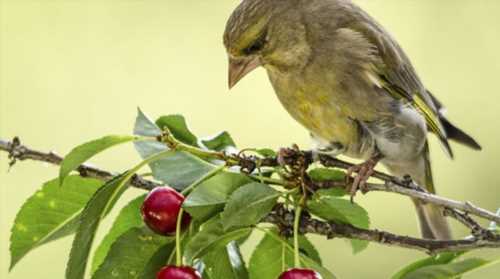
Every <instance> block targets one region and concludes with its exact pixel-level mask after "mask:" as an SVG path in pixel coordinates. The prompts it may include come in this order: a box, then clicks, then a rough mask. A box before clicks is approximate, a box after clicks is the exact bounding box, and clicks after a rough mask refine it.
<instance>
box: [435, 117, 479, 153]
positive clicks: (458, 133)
mask: <svg viewBox="0 0 500 279" xmlns="http://www.w3.org/2000/svg"><path fill="white" fill-rule="evenodd" d="M441 123H442V124H443V127H444V129H445V131H446V134H447V135H448V138H449V139H451V140H454V141H456V142H458V143H461V144H463V145H465V146H468V147H470V148H472V149H474V150H481V149H482V148H481V145H479V143H477V141H476V140H475V139H473V138H472V137H471V136H469V135H468V134H467V133H465V132H464V131H462V130H461V129H460V128H458V127H457V126H455V125H453V124H452V123H451V122H450V121H449V120H448V119H446V118H444V117H441Z"/></svg>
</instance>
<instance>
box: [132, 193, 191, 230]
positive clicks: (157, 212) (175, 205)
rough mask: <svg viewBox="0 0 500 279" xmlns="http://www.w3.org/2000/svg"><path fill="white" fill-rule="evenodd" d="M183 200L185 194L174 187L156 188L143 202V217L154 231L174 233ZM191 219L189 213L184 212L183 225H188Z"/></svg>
mask: <svg viewBox="0 0 500 279" xmlns="http://www.w3.org/2000/svg"><path fill="white" fill-rule="evenodd" d="M182 202H184V196H182V195H181V194H179V193H178V192H177V191H175V190H174V189H172V188H170V187H158V188H155V189H154V190H153V191H151V192H150V193H149V194H148V196H147V197H146V199H145V200H144V203H143V204H142V207H141V213H142V219H143V220H144V223H146V225H148V227H149V228H150V229H151V230H153V231H154V232H156V233H158V234H161V235H173V234H175V228H176V225H177V216H178V215H179V210H180V209H181V206H182ZM190 220H191V217H190V216H189V214H187V213H184V214H183V218H182V226H183V227H185V226H187V225H188V224H189V222H190Z"/></svg>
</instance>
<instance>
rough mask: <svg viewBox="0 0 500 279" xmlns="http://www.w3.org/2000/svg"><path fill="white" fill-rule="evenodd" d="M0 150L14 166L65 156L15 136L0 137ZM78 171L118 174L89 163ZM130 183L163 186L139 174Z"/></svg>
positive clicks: (53, 161)
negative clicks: (23, 142) (25, 161)
mask: <svg viewBox="0 0 500 279" xmlns="http://www.w3.org/2000/svg"><path fill="white" fill-rule="evenodd" d="M0 150H1V151H5V152H8V153H9V159H10V160H11V161H10V163H9V166H10V167H12V166H14V164H15V163H16V162H17V161H18V160H19V161H24V160H32V161H39V162H45V163H49V164H53V165H60V164H61V162H62V160H63V158H62V157H61V156H59V155H57V154H56V153H54V152H42V151H37V150H34V149H31V148H29V147H27V146H24V145H22V144H21V142H20V140H19V138H17V137H16V138H14V139H13V140H12V141H5V140H2V139H0ZM77 170H78V172H79V173H80V175H81V176H82V177H92V178H96V179H101V180H109V179H111V178H113V176H115V175H116V174H113V173H111V172H108V171H105V170H102V169H99V168H96V167H93V166H90V165H88V164H83V165H81V166H80V167H78V169H77ZM129 184H130V185H132V186H133V187H136V188H140V189H144V190H148V191H149V190H152V189H154V188H155V187H158V186H161V184H159V183H156V182H153V181H150V180H146V179H144V178H142V177H140V176H138V175H135V176H134V177H132V179H131V180H130V182H129Z"/></svg>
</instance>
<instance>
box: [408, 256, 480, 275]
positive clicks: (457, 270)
mask: <svg viewBox="0 0 500 279" xmlns="http://www.w3.org/2000/svg"><path fill="white" fill-rule="evenodd" d="M488 263H490V262H489V261H487V260H483V259H480V258H469V259H465V260H462V261H459V262H454V263H448V264H441V265H431V266H425V267H422V268H420V269H417V270H414V271H412V272H410V273H408V274H406V275H405V276H403V277H401V278H403V279H422V278H425V279H448V278H450V279H451V278H457V277H459V276H462V275H464V274H466V273H468V272H470V271H472V270H475V269H478V268H480V267H482V266H485V265H487V264H488Z"/></svg>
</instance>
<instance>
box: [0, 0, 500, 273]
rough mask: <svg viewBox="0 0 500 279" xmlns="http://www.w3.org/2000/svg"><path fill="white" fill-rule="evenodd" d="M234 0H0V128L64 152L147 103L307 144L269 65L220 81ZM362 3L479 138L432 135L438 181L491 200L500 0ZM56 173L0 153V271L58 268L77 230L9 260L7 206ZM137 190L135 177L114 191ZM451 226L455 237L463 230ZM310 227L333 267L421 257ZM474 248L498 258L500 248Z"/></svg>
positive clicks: (407, 222) (199, 123) (376, 210)
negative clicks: (474, 146)
mask: <svg viewBox="0 0 500 279" xmlns="http://www.w3.org/2000/svg"><path fill="white" fill-rule="evenodd" d="M238 2H239V1H237V0H218V1H194V0H183V1H178V0H177V1H174V0H161V1H160V0H148V1H138V0H137V1H132V0H106V1H103V0H66V1H62V0H60V1H59V0H51V1H42V0H40V1H34V0H33V1H29V0H0V3H1V4H0V138H3V139H10V138H12V137H14V136H19V137H20V138H21V140H22V141H23V142H24V143H25V144H27V145H29V146H31V147H33V148H37V149H40V150H54V151H56V152H57V153H59V154H65V153H67V152H68V151H69V150H70V149H71V148H72V147H73V146H75V145H77V144H80V143H82V142H84V141H87V140H89V139H94V138H97V137H100V136H103V135H107V134H127V133H130V132H131V129H132V125H133V121H134V118H135V115H136V108H137V107H141V108H142V109H143V110H144V111H145V112H146V113H147V114H149V115H150V116H152V117H157V116H160V115H162V114H170V113H181V114H183V115H185V116H186V118H187V119H188V121H189V123H190V127H191V129H192V130H193V131H194V132H195V133H196V134H198V135H211V134H215V133H217V132H219V131H220V130H223V129H225V130H228V131H230V132H231V134H232V135H233V137H234V139H235V140H236V141H237V143H238V144H239V146H240V147H273V148H277V147H281V146H288V145H290V144H291V143H297V144H299V146H302V147H304V148H307V147H308V145H309V139H308V135H307V133H306V132H305V131H304V130H303V129H302V128H301V127H300V126H299V125H298V124H296V123H295V122H294V121H293V120H292V119H291V118H290V117H289V116H288V115H287V113H286V112H285V111H284V109H283V108H282V107H281V105H280V104H279V103H278V101H277V98H276V97H275V95H274V92H273V90H272V88H271V86H270V84H269V82H268V80H267V77H266V75H265V72H264V71H263V70H258V71H256V72H255V73H254V74H252V75H250V76H248V77H247V78H245V79H244V80H243V81H242V82H241V83H240V84H238V86H237V87H236V88H235V89H234V90H233V91H232V92H231V94H229V91H228V90H227V81H226V76H227V70H226V66H227V61H226V54H225V50H224V48H223V46H222V33H223V30H224V26H225V22H226V19H227V18H228V16H229V14H230V13H231V11H232V9H234V7H235V6H236V5H237V4H238ZM356 2H358V3H359V4H360V5H361V6H363V7H364V8H365V9H366V10H368V12H369V13H371V14H372V15H373V16H374V17H375V18H377V19H378V20H379V21H380V22H381V23H382V24H383V25H384V26H386V27H387V29H388V30H390V31H391V32H392V33H393V34H394V36H395V37H396V38H397V39H398V41H399V42H400V43H401V44H402V46H403V47H404V49H405V50H406V51H407V52H408V54H409V56H410V57H411V58H412V60H413V62H414V65H415V66H416V68H417V70H418V72H419V74H420V76H421V78H422V79H423V80H424V82H425V84H426V85H427V87H428V88H429V89H430V90H432V91H433V92H434V93H435V94H436V95H437V96H438V97H439V99H441V101H443V102H444V103H445V104H446V105H447V106H448V109H449V116H450V118H451V119H452V120H453V121H454V122H455V123H458V124H459V126H461V127H463V128H464V129H465V130H466V131H468V132H470V133H471V134H472V135H474V136H475V137H476V138H477V139H478V140H479V142H480V143H481V144H482V145H483V147H484V151H483V152H473V151H471V150H468V149H466V148H463V147H462V146H456V145H455V146H453V147H454V149H455V151H456V160H455V161H450V160H449V159H447V157H446V156H445V155H444V153H443V152H442V151H441V149H440V148H439V147H438V144H437V143H436V141H435V140H434V139H433V140H432V141H433V143H432V159H433V162H434V171H435V177H436V185H437V187H438V191H439V193H440V194H442V195H444V196H447V197H450V198H454V199H457V200H469V201H472V202H473V203H476V204H479V205H481V206H483V207H485V208H488V209H490V210H495V209H496V208H498V207H499V206H500V188H499V187H500V176H499V175H498V171H499V164H498V158H499V155H500V145H499V141H500V125H499V121H500V104H499V101H498V100H499V91H500V89H499V88H498V80H499V73H500V53H499V52H498V50H499V49H500V19H499V18H498V15H499V14H500V1H497V0H481V1H472V0H440V1H435V0H419V1H416V0H358V1H356ZM117 158H119V160H117ZM138 160H139V158H138V156H137V155H136V154H135V152H134V150H133V148H132V146H122V147H119V148H117V149H114V150H112V151H110V152H108V153H105V154H103V155H101V156H99V157H98V158H96V159H95V160H93V163H95V164H97V165H98V166H101V167H103V168H107V169H111V170H115V171H121V170H125V169H126V168H127V167H129V166H131V165H132V164H134V163H135V162H137V161H138ZM56 174H57V168H55V167H52V166H47V165H43V164H40V163H35V162H23V163H18V164H17V165H16V166H15V167H14V168H13V169H12V170H10V171H9V172H8V171H7V158H6V156H5V154H4V153H2V154H0V191H1V192H0V193H1V195H0V198H1V201H0V208H1V214H0V222H1V226H0V245H1V247H0V264H1V268H0V278H7V279H21V278H22V279H25V278H38V279H45V278H47V279H48V278H63V277H64V269H65V262H66V260H67V256H68V253H69V249H70V245H71V238H65V239H64V240H62V241H58V242H55V243H51V244H49V245H46V246H43V247H41V248H39V249H37V250H36V251H34V252H32V253H30V254H28V255H27V257H26V258H24V259H23V260H22V261H21V262H20V263H19V264H18V266H17V267H16V268H15V269H14V270H13V271H12V272H11V273H8V263H9V260H10V259H9V254H8V238H9V235H10V227H11V225H12V222H13V220H14V218H15V214H16V212H17V210H18V209H19V208H20V206H21V205H22V203H23V202H24V201H25V199H27V198H28V197H29V196H30V195H31V194H32V193H33V192H34V191H35V190H36V189H37V188H39V187H40V186H41V184H42V183H43V182H45V181H47V180H49V179H51V178H53V177H55V176H56ZM137 193H138V191H137V192H136V191H135V190H131V191H130V192H128V194H127V196H126V198H125V199H124V200H123V201H122V203H125V202H126V200H127V199H130V198H131V197H133V196H135V195H137ZM357 201H358V202H360V203H361V204H362V205H363V206H365V207H366V208H367V209H368V211H369V212H370V215H371V220H372V226H373V227H374V228H379V229H385V230H390V231H393V232H397V233H400V234H409V235H417V233H418V232H417V225H416V219H415V215H414V210H413V206H412V204H411V202H410V201H409V200H407V199H405V198H402V197H399V196H396V195H391V194H384V193H371V194H369V195H368V196H364V197H359V198H358V199H357ZM110 220H111V219H108V222H107V223H106V224H105V227H104V230H105V229H106V226H109V221H110ZM454 228H455V231H456V235H457V236H463V235H465V234H466V233H467V232H466V231H464V230H463V229H462V228H461V227H460V226H458V225H456V224H454ZM100 235H101V236H102V233H101V234H100ZM253 239H256V238H253ZM312 239H313V241H314V242H315V243H316V244H318V247H319V250H320V252H321V254H322V255H323V257H324V263H325V265H326V266H327V267H328V268H330V269H331V270H332V271H334V272H335V273H336V274H337V275H338V276H339V277H340V278H388V277H389V276H390V274H392V273H393V272H395V271H396V270H397V269H398V268H399V267H401V266H402V265H404V264H406V263H409V262H411V261H414V260H416V259H418V258H420V257H423V256H425V255H424V254H422V253H419V252H414V251H410V250H404V249H398V248H388V247H384V246H379V245H376V244H372V245H370V246H369V248H368V249H367V250H366V251H364V252H362V253H361V254H359V255H356V256H354V255H352V254H351V251H350V247H349V246H348V244H347V243H346V241H343V240H332V241H326V240H324V239H323V238H316V237H313V238H312ZM256 240H257V239H256ZM252 245H254V243H251V244H249V245H247V246H246V247H245V251H249V248H250V247H251V246H252ZM476 254H479V255H482V256H485V257H488V258H494V257H497V258H498V257H500V252H499V251H479V252H477V253H476ZM247 256H248V255H247ZM499 272H500V266H493V267H489V268H487V269H484V270H480V271H478V272H475V273H472V274H471V275H468V276H467V278H498V274H499Z"/></svg>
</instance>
